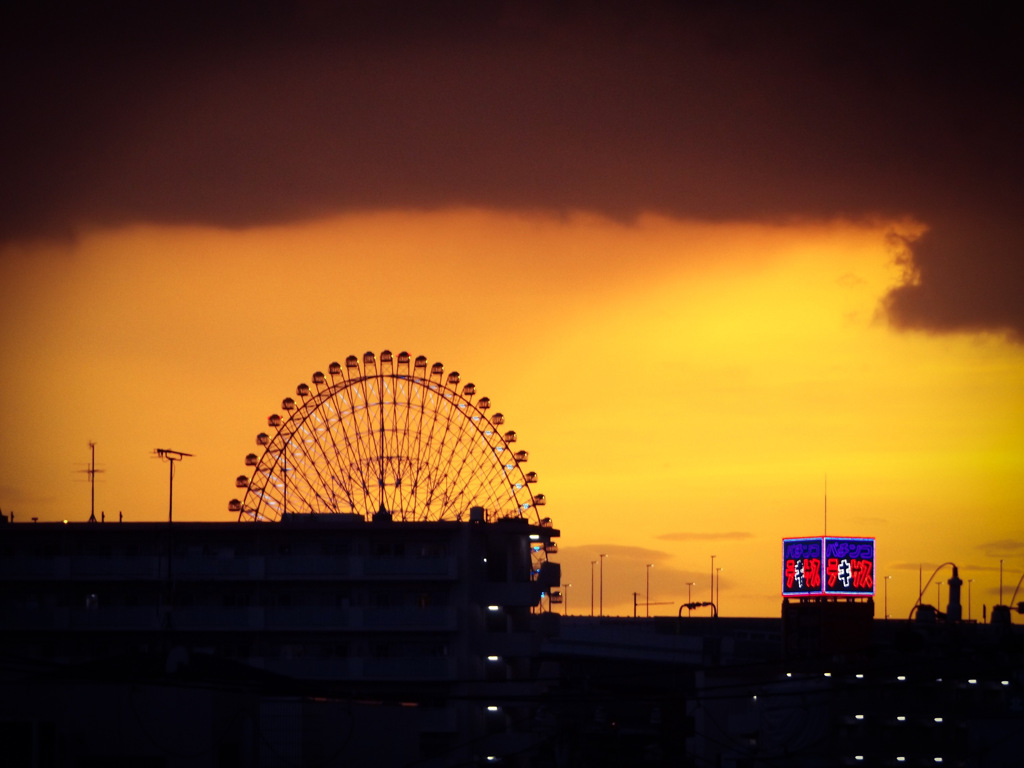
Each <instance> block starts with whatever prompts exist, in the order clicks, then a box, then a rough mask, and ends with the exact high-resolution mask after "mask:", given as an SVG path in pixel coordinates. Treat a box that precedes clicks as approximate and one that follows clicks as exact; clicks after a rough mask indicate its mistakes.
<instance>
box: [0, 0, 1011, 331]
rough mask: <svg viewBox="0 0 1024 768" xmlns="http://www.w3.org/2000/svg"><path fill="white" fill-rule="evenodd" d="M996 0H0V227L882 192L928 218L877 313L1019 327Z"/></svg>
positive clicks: (823, 204) (705, 214) (689, 204)
mask: <svg viewBox="0 0 1024 768" xmlns="http://www.w3.org/2000/svg"><path fill="white" fill-rule="evenodd" d="M21 5H28V4H21ZM1012 6H1013V4H1010V3H999V4H996V3H992V4H980V5H979V4H973V5H971V6H970V7H968V6H967V5H966V4H963V5H959V6H947V5H936V4H928V5H915V4H909V5H906V4H905V5H899V6H897V7H895V8H893V7H890V5H889V4H886V5H883V4H873V3H844V4H838V3H799V4H798V3H781V4H745V5H743V6H738V5H737V6H732V5H729V4H721V3H693V4H682V3H665V4H661V3H628V4H627V3H614V2H610V3H596V2H595V3H571V2H570V3H557V4H556V3H552V4H544V3H528V2H519V3H499V2H490V3H489V2H477V3H471V4H470V3H433V4H426V3H370V2H366V3H349V4H340V5H337V4H329V3H319V2H307V3H293V4H285V3H282V4H269V3H266V4H261V3H246V4H242V3H239V4H237V5H233V4H232V5H223V4H221V5H216V4H197V5H194V6H189V5H187V4H186V5H182V4H175V5H173V6H167V10H165V11H154V10H152V6H151V5H149V4H144V3H105V4H104V3H101V4H98V5H97V4H90V10H89V11H83V10H78V11H65V10H61V11H59V12H58V11H52V12H47V11H46V10H45V8H42V7H41V6H40V5H38V4H34V5H32V10H30V11H26V10H24V9H21V10H10V9H9V10H6V11H0V17H2V18H0V43H2V46H0V49H2V50H0V61H2V67H3V78H2V84H0V93H2V94H3V103H4V106H3V109H2V112H0V140H2V144H0V146H2V150H0V151H2V156H0V163H2V165H0V168H2V170H0V174H2V179H3V182H4V183H3V188H4V204H3V205H2V206H0V240H4V241H8V242H11V241H16V240H19V239H24V238H30V237H36V236H57V237H63V236H67V235H68V234H70V233H73V232H75V231H76V230H77V229H79V228H81V227H84V226H91V225H97V224H99V225H116V224H122V223H130V222H161V223H202V224H212V225H220V226H229V227H243V226H248V225H253V224H260V223H272V222H276V223H280V222H288V221H296V220H301V219H305V218H309V217H314V216H320V215H324V214H330V213H336V212H341V211H345V210H356V209H372V208H382V207H384V208H387V207H403V208H408V207H411V208H420V209H433V208H438V207H443V206H452V205H473V206H487V207H496V208H521V207H528V208H533V209H549V210H556V211H564V210H570V209H587V210H593V211H597V212H601V213H606V214H608V215H612V216H616V217H621V218H626V219H628V218H629V217H631V216H633V215H635V214H636V213H638V212H640V211H653V212H658V213H662V214H666V215H672V216H678V217H684V218H699V219H705V220H730V219H751V218H755V219H762V220H791V219H797V220H799V219H804V218H815V219H819V218H832V217H849V218H852V219H855V220H865V219H871V218H873V217H876V216H908V217H913V218H915V219H917V220H920V221H922V222H924V223H925V224H926V225H928V227H929V228H930V230H929V232H928V233H927V234H926V235H925V236H924V237H923V238H922V239H921V240H919V241H917V242H915V243H912V244H910V248H911V252H912V257H913V259H912V260H913V268H914V272H915V274H916V278H917V279H916V280H915V281H914V282H912V283H908V285H907V286H905V287H902V288H900V289H897V290H896V291H894V292H893V293H892V294H891V295H890V296H889V297H888V299H887V302H886V309H887V312H888V314H889V317H890V319H891V321H892V322H894V323H895V324H896V325H898V326H900V327H907V328H921V329H926V330H933V331H953V330H994V331H1006V332H1009V333H1010V334H1011V335H1012V336H1014V337H1015V338H1017V339H1018V340H1019V339H1020V338H1021V337H1022V335H1024V301H1021V298H1020V289H1021V286H1022V285H1024V268H1022V266H1021V264H1022V259H1021V255H1022V254H1024V224H1022V223H1021V219H1022V217H1021V213H1022V211H1024V206H1022V203H1024V194H1022V182H1021V179H1022V171H1024V162H1022V150H1021V143H1022V137H1024V110H1022V107H1021V94H1022V93H1024V89H1022V86H1024V79H1022V74H1024V66H1022V58H1021V54H1020V50H1021V49H1022V48H1024V46H1022V45H1021V31H1022V26H1021V23H1020V16H1019V12H1018V11H1016V10H1013V9H1012Z"/></svg>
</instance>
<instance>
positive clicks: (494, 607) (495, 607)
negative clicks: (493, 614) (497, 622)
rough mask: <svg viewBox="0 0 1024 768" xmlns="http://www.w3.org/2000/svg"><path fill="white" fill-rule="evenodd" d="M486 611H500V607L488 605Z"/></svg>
mask: <svg viewBox="0 0 1024 768" xmlns="http://www.w3.org/2000/svg"><path fill="white" fill-rule="evenodd" d="M487 610H488V611H500V610H501V606H500V605H488V606H487Z"/></svg>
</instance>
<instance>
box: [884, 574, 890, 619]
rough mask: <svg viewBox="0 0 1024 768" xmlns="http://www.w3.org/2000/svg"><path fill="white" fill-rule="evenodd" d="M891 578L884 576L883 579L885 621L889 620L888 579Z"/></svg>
mask: <svg viewBox="0 0 1024 768" xmlns="http://www.w3.org/2000/svg"><path fill="white" fill-rule="evenodd" d="M891 578H892V576H886V577H885V616H884V618H886V619H888V618H889V579H891Z"/></svg>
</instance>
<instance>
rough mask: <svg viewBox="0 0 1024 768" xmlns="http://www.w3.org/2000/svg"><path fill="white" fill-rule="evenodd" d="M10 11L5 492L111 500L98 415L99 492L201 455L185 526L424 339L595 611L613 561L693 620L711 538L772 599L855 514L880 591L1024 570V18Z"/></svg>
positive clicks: (753, 595)
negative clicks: (286, 418) (490, 430)
mask: <svg viewBox="0 0 1024 768" xmlns="http://www.w3.org/2000/svg"><path fill="white" fill-rule="evenodd" d="M0 14H3V19H2V23H0V37H2V40H0V43H2V45H0V67H2V70H3V73H4V77H3V78H2V83H0V92H2V96H3V100H4V103H5V105H7V106H6V107H5V109H4V110H3V113H2V115H0V153H2V155H0V178H2V179H3V182H4V183H3V189H4V191H5V195H4V202H3V204H2V205H0V278H2V279H0V328H2V329H3V335H2V338H0V354H2V360H3V364H2V366H0V395H2V396H3V397H4V399H5V401H6V402H7V403H9V404H10V407H9V409H8V414H9V415H8V418H7V420H6V424H5V427H4V428H3V430H0V509H2V510H3V511H4V512H5V513H7V514H9V513H10V512H12V511H13V512H14V514H15V517H16V520H17V521H18V522H27V521H28V520H30V519H31V518H32V517H38V518H39V519H40V520H61V519H70V520H73V521H75V520H84V519H86V518H87V517H88V514H89V503H90V487H89V484H88V481H87V475H85V473H83V472H82V470H83V469H85V468H86V467H87V464H88V461H89V447H88V445H89V442H90V441H93V442H95V443H96V458H97V465H98V467H99V468H100V469H101V470H102V472H101V473H100V474H98V475H97V482H96V508H97V513H99V511H100V510H102V511H103V512H104V513H105V514H106V516H107V519H108V520H110V519H115V518H116V516H117V513H118V512H122V513H123V514H124V516H125V519H126V520H162V519H166V514H167V490H168V465H167V464H164V463H161V462H160V461H159V460H158V459H154V458H153V457H152V451H153V449H154V448H158V447H160V448H171V449H174V450H180V451H184V452H188V453H192V454H194V456H193V457H191V458H188V459H186V460H185V461H183V462H182V463H181V464H180V465H178V468H177V470H176V476H175V485H174V506H175V518H176V519H191V520H230V519H232V517H231V516H230V515H229V513H228V511H227V503H228V501H229V500H230V499H231V498H233V497H235V496H237V495H238V492H237V490H236V489H235V487H234V479H235V477H236V476H237V475H238V474H240V473H242V472H243V471H244V470H245V467H244V464H243V458H244V456H245V454H247V453H249V452H250V451H252V450H253V446H254V437H255V435H256V433H257V432H260V431H263V430H265V429H266V417H267V415H268V414H270V413H273V412H275V411H277V410H279V408H278V406H279V404H280V401H281V399H282V398H283V397H286V396H288V395H292V394H293V393H294V390H295V387H296V385H297V384H298V383H300V382H305V381H309V379H310V376H311V374H312V372H313V371H315V370H323V369H325V368H326V366H327V365H328V364H329V363H330V362H331V361H334V360H343V359H344V358H345V357H346V356H347V355H350V354H356V355H361V354H362V353H363V352H365V351H375V352H378V353H379V352H380V351H381V350H384V349H389V350H392V351H393V352H396V353H397V352H398V351H401V350H407V351H409V352H410V353H411V354H412V355H419V354H422V355H426V356H427V357H428V359H429V360H430V361H431V362H435V361H441V362H443V363H444V364H445V366H446V370H449V371H450V370H458V371H460V372H461V374H462V377H463V381H473V382H475V383H476V385H477V390H478V392H479V393H480V394H486V395H488V396H489V397H490V398H491V399H492V401H493V402H494V404H495V405H494V407H495V409H496V410H501V411H502V412H503V413H504V414H505V416H506V423H507V424H508V425H509V426H510V427H511V428H514V429H515V430H516V431H517V433H518V434H519V442H520V445H521V446H522V447H523V448H526V449H528V450H529V452H530V466H529V468H530V469H533V470H535V471H537V472H538V474H539V476H540V482H539V483H538V490H540V491H541V492H543V493H545V495H546V496H547V498H548V500H549V501H548V507H547V511H548V513H549V514H550V515H551V516H552V518H553V519H554V521H555V525H556V527H558V528H559V529H560V530H561V533H562V535H561V539H560V544H559V547H560V551H559V554H558V558H557V559H558V561H559V562H561V563H562V571H563V582H564V583H568V584H571V585H572V586H569V587H566V588H564V589H563V591H564V592H565V594H566V595H567V601H568V610H569V612H571V613H589V612H590V604H591V597H592V590H591V573H592V572H593V573H594V577H595V579H596V580H597V581H596V583H595V586H594V590H593V592H594V595H593V597H594V600H595V610H596V611H599V610H600V609H601V608H600V604H599V601H600V599H601V597H600V595H601V593H602V592H603V610H604V613H606V614H613V615H631V614H632V612H633V609H634V593H636V594H637V597H636V600H637V601H638V602H639V603H640V606H639V611H638V612H639V613H640V615H643V614H644V613H645V612H646V610H647V606H646V601H647V584H648V583H649V584H650V601H651V602H652V603H654V604H653V605H651V606H650V611H651V613H652V614H661V615H675V614H676V612H677V611H678V610H679V606H680V604H681V603H682V602H684V599H685V598H687V596H688V595H689V594H692V596H693V599H695V600H696V599H708V598H710V582H711V568H712V564H711V556H712V555H714V556H715V561H714V567H715V568H719V567H720V568H721V569H722V570H721V572H720V573H719V575H720V581H719V586H718V589H719V593H718V595H717V598H718V601H719V607H720V609H721V611H722V614H723V615H726V616H728V615H734V616H736V615H747V616H775V615H778V614H779V603H780V597H779V587H780V581H781V573H780V570H781V563H780V562H779V561H780V556H781V539H782V538H783V537H787V536H806V535H819V534H820V533H821V532H823V531H824V530H826V527H827V532H828V533H830V534H836V535H854V536H873V537H875V538H876V540H877V549H878V564H877V565H878V573H877V576H878V578H879V587H878V595H877V599H876V615H878V616H881V615H883V613H884V608H883V603H887V604H888V606H889V613H890V614H891V615H893V616H894V617H901V618H902V617H905V616H906V615H908V614H909V612H910V609H911V607H912V605H913V604H914V602H915V600H916V598H917V593H918V584H919V574H921V573H923V578H924V580H925V581H927V579H928V578H929V576H930V575H931V573H932V571H934V570H935V569H936V568H937V567H938V566H940V565H941V564H943V563H950V562H952V563H955V564H956V565H957V566H958V569H959V573H960V576H961V578H963V579H965V580H967V579H972V580H973V581H972V582H971V584H970V590H971V601H972V616H973V617H974V618H979V617H980V614H981V606H982V605H985V606H987V607H988V608H990V607H991V606H992V605H993V604H995V603H997V602H998V601H999V596H1000V565H1001V563H1002V567H1003V572H1004V573H1003V600H1004V602H1007V601H1009V599H1010V595H1011V594H1012V593H1013V591H1014V587H1015V586H1016V585H1017V583H1018V579H1020V578H1021V575H1022V573H1024V530H1022V519H1024V518H1022V511H1024V484H1022V482H1021V478H1022V477H1024V397H1022V394H1024V344H1022V339H1024V311H1022V308H1024V301H1021V297H1020V292H1021V286H1022V285H1024V267H1022V266H1021V265H1022V263H1024V260H1022V259H1021V254H1022V250H1024V224H1022V223H1021V220H1020V216H1019V212H1020V210H1021V204H1022V202H1024V199H1022V198H1024V190H1022V184H1021V181H1020V179H1021V178H1024V174H1022V172H1024V158H1022V150H1021V146H1020V142H1019V136H1020V135H1022V129H1024V124H1022V123H1024V109H1022V107H1021V105H1020V99H1019V93H1020V85H1021V75H1022V73H1024V62H1022V58H1021V54H1020V52H1019V46H1018V45H1017V41H1018V40H1019V39H1020V32H1021V24H1020V18H1019V15H1017V12H1014V11H1012V10H1009V9H1007V8H1005V7H1004V6H1003V5H1001V4H1000V5H997V4H991V5H988V4H981V5H976V6H972V8H971V9H969V10H968V9H956V8H936V7H933V6H925V5H917V4H904V5H900V6H899V7H896V8H891V7H883V6H882V5H880V4H879V5H876V4H872V3H865V4H858V5H857V6H856V7H843V8H838V9H837V8H832V7H818V4H815V5H804V4H797V3H781V4H774V5H768V4H764V5H757V6H752V7H751V6H746V5H744V6H739V5H728V4H717V3H714V4H712V3H693V4H676V3H657V2H652V3H648V4H641V7H640V8H636V7H634V4H626V3H617V2H603V3H597V2H577V3H567V4H557V5H556V4H546V3H540V2H536V3H534V2H514V3H502V2H492V3H473V4H463V3H457V2H450V3H441V4H416V5H409V4H404V3H358V2H357V3H342V4H325V3H319V2H306V3H295V4H290V5H288V6H287V7H279V6H278V5H277V4H270V3H266V4H262V3H254V4H245V5H236V4H219V5H216V6H214V7H210V6H209V5H203V4H196V5H190V4H188V3H186V4H175V5H174V6H173V7H172V6H166V8H165V7H164V6H157V9H156V10H153V9H152V8H147V9H146V10H140V9H138V8H136V7H135V5H134V4H121V3H116V2H111V3H106V4H100V5H98V6H93V7H92V8H90V9H88V10H83V9H79V10H77V11H66V10H61V11H59V12H58V11H56V10H52V11H49V12H48V11H47V10H46V9H45V8H43V9H40V8H39V7H38V6H36V7H33V8H31V9H26V8H17V9H7V10H4V11H0ZM600 554H604V555H606V557H604V558H600V557H599V555H600ZM602 560H603V566H602V568H594V567H593V566H592V565H591V563H592V562H594V561H598V562H599V563H600V562H601V561H602ZM648 566H649V567H648ZM602 569H603V572H604V573H603V587H602V584H601V582H602V578H601V576H600V570H602ZM949 575H950V570H949V567H948V566H946V567H945V568H944V569H940V571H939V576H938V579H939V580H940V581H941V582H942V583H941V584H940V587H939V590H940V592H939V595H938V599H939V600H940V602H942V604H943V605H944V604H945V600H946V599H947V591H946V590H947V587H946V585H945V583H944V582H945V579H947V578H949ZM648 576H649V577H650V578H649V580H648ZM885 577H890V578H889V579H888V580H887V581H886V580H885ZM691 582H692V583H693V585H692V586H690V583H691ZM883 584H887V587H886V588H885V589H884V590H883ZM966 591H967V585H966V584H965V602H966ZM885 593H887V597H886V596H885ZM935 595H936V587H935V586H934V585H933V586H931V587H929V588H928V590H926V597H925V601H926V602H934V601H935V599H934V597H933V596H935ZM1016 599H1017V600H1021V599H1024V593H1018V595H1017V598H1016ZM965 608H966V606H965ZM1016 620H1020V617H1016Z"/></svg>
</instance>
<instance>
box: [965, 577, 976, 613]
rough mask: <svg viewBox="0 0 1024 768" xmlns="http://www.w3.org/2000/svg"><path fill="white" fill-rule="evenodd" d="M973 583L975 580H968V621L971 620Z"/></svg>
mask: <svg viewBox="0 0 1024 768" xmlns="http://www.w3.org/2000/svg"><path fill="white" fill-rule="evenodd" d="M973 581H974V579H968V580H967V620H968V621H970V620H971V582H973Z"/></svg>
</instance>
